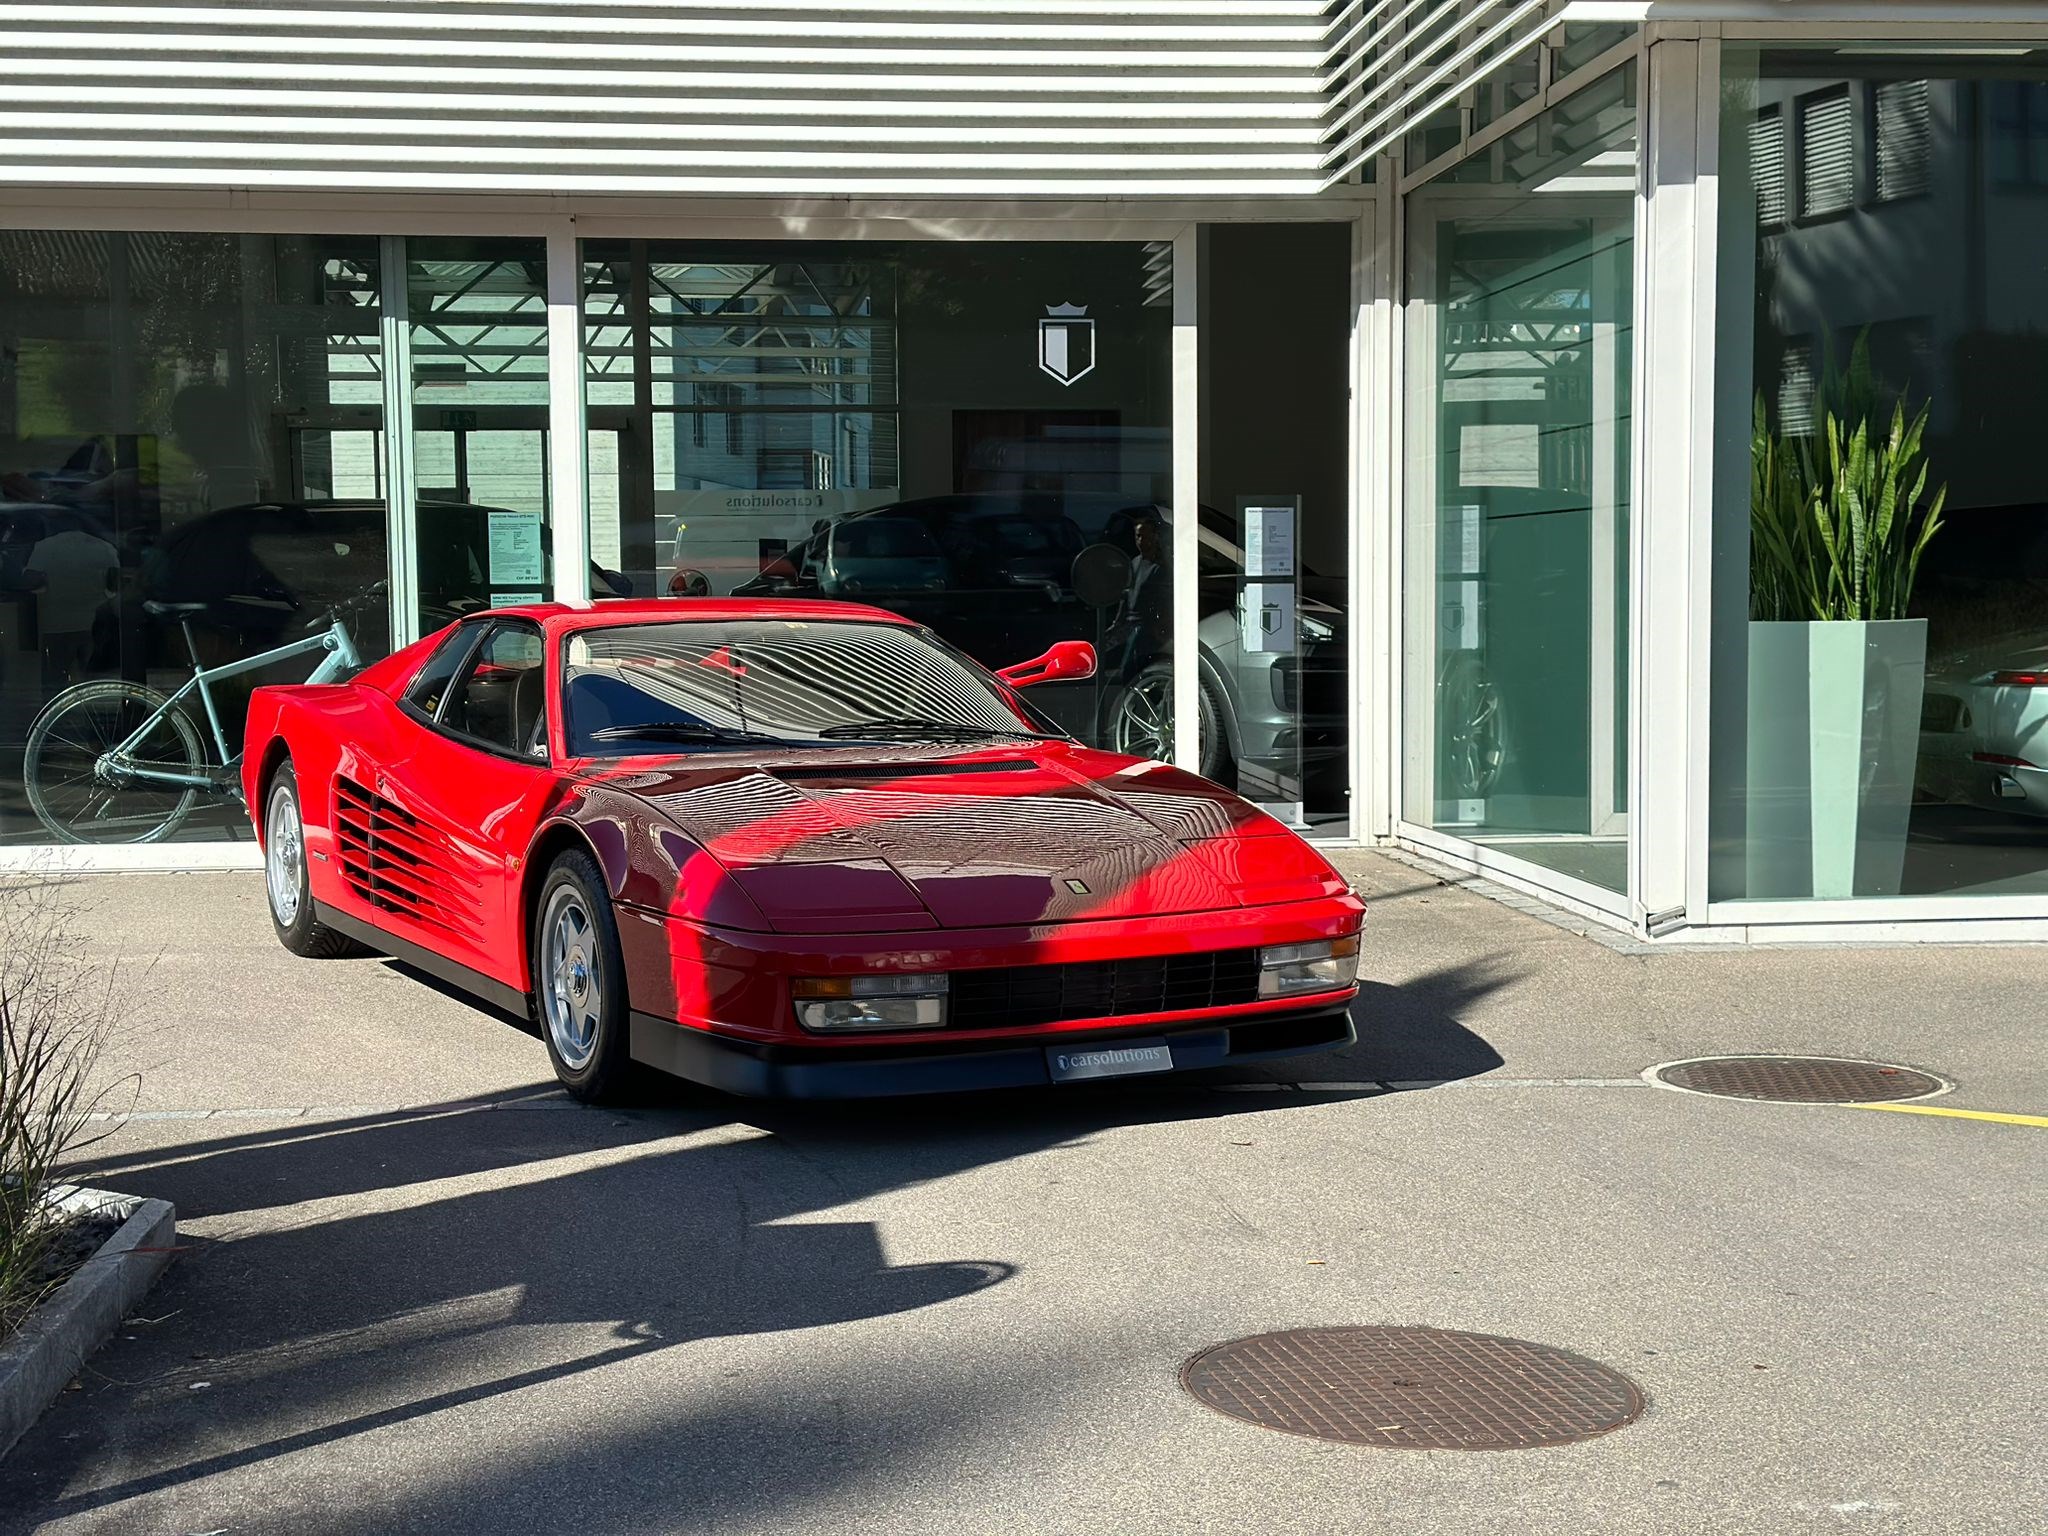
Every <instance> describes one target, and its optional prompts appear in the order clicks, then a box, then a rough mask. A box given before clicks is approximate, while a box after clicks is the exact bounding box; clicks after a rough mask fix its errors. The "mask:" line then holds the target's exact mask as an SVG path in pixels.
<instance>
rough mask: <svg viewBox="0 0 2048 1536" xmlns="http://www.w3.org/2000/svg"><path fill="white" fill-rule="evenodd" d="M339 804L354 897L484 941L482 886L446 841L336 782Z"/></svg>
mask: <svg viewBox="0 0 2048 1536" xmlns="http://www.w3.org/2000/svg"><path fill="white" fill-rule="evenodd" d="M334 798H335V818H334V837H335V843H336V848H337V853H338V856H339V858H340V861H341V878H342V880H343V881H344V882H345V883H346V884H347V886H348V888H349V890H350V891H352V892H353V893H354V894H355V895H357V896H359V897H361V898H362V899H363V900H364V901H366V902H368V903H369V904H370V905H371V906H373V907H377V908H379V909H381V910H383V911H385V912H396V913H398V914H399V915H400V916H402V917H409V918H411V919H413V920H414V921H415V922H419V923H425V924H426V925H427V926H429V927H433V928H440V929H443V930H445V931H446V932H449V933H452V934H456V935H458V936H460V937H462V938H465V939H474V938H476V937H478V928H477V912H478V907H479V901H478V895H479V893H478V890H477V885H476V881H475V880H473V879H471V878H469V877H468V876H466V875H463V874H461V873H459V872H458V871H457V868H456V864H455V861H454V860H453V859H452V858H451V857H449V848H448V845H447V840H446V838H445V837H443V836H442V835H441V834H440V833H438V832H437V831H436V830H435V829H434V828H433V827H431V826H429V825H427V824H426V823H424V822H422V821H421V820H420V819H419V818H418V817H417V816H414V815H412V814H411V813H410V812H408V811H404V810H401V809H400V808H399V807H398V806H396V805H393V804H392V803H391V802H390V801H389V800H386V799H385V798H384V797H383V796H382V795H379V794H376V793H374V792H372V791H371V790H368V789H365V788H364V787H363V786H362V785H360V784H358V783H356V782H354V781H353V780H351V779H343V778H337V779H336V780H335V781H334Z"/></svg>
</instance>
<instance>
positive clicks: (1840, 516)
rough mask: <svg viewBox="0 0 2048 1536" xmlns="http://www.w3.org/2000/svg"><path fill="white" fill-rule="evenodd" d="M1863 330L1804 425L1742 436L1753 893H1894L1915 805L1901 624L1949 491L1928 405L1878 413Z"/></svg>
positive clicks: (1825, 382)
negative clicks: (1930, 452) (1932, 460)
mask: <svg viewBox="0 0 2048 1536" xmlns="http://www.w3.org/2000/svg"><path fill="white" fill-rule="evenodd" d="M1880 395H1881V392H1880V390H1879V388H1878V386H1877V383H1876V380H1875V379H1874V377H1873V375H1872V373H1871V369H1870V359H1869V352H1868V346H1867V337H1865V336H1859V337H1858V338H1857V341H1856V344H1855V347H1854V348H1853V349H1852V351H1851V354H1850V359H1849V366H1848V369H1847V371H1846V372H1845V373H1841V372H1837V371H1836V370H1835V369H1834V368H1833V367H1829V368H1827V369H1826V370H1824V372H1823V375H1822V379H1821V383H1820V385H1819V386H1818V388H1817V389H1816V390H1815V393H1814V408H1813V417H1812V419H1813V421H1814V422H1815V424H1816V427H1817V430H1816V431H1815V432H1814V433H1813V434H1812V435H1811V436H1807V435H1795V434H1791V433H1787V432H1785V431H1784V430H1783V428H1782V427H1780V428H1778V429H1777V430H1773V428H1772V426H1771V424H1770V421H1769V418H1768V414H1767V412H1766V410H1765V405H1764V398H1763V395H1762V393H1761V392H1759V393H1758V395H1757V397H1756V406H1755V411H1754V414H1753V418H1752V421H1753V425H1752V432H1751V438H1750V509H1749V512H1750V556H1749V559H1750V625H1749V737H1748V779H1747V782H1748V786H1749V800H1748V826H1747V832H1746V837H1745V853H1746V862H1747V866H1748V894H1749V895H1750V896H1751V897H1771V896H1814V897H1822V898H1828V897H1847V896H1874V895H1895V894H1897V892H1898V889H1899V878H1900V874H1901V872H1902V870H1903V867H1904V863H1905V851H1906V824H1907V820H1908V817H1909V815H1910V814H1911V810H1912V800H1913V779H1914V765H1915V760H1916V758H1917V757H1918V749H1919V729H1920V703H1921V696H1922V694H1923V692H1924V690H1925V686H1926V672H1927V621H1926V620H1925V619H1914V618H1908V617H1907V616H1906V611H1907V607H1908V605H1909V603H1910V602H1911V600H1912V595H1913V584H1914V581H1915V580H1916V579H1917V577H1918V575H1919V571H1920V560H1921V557H1922V555H1924V554H1925V553H1926V550H1927V546H1928V544H1929V543H1930V542H1931V541H1932V540H1933V538H1934V536H1935V534H1936V533H1938V532H1939V531H1940V529H1941V525H1942V524H1941V514H1942V507H1943V505H1944V503H1945V502H1946V500H1947V496H1948V488H1947V486H1945V485H1944V486H1942V487H1940V488H1939V489H1937V490H1935V491H1934V492H1933V493H1932V494H1931V495H1930V494H1929V493H1928V489H1927V482H1928V479H1929V468H1928V463H1927V457H1926V452H1925V449H1924V446H1923V443H1924V439H1925V436H1926V432H1927V422H1928V416H1929V412H1930V410H1931V407H1930V406H1928V405H1926V404H1923V405H1922V406H1921V407H1920V409H1919V411H1918V412H1917V414H1914V415H1912V416H1910V417H1909V416H1908V415H1907V409H1906V401H1905V399H1904V398H1903V396H1901V397H1900V398H1897V399H1895V400H1894V401H1893V402H1892V404H1891V409H1890V413H1889V416H1887V415H1886V412H1885V410H1884V406H1883V402H1882V400H1881V398H1880Z"/></svg>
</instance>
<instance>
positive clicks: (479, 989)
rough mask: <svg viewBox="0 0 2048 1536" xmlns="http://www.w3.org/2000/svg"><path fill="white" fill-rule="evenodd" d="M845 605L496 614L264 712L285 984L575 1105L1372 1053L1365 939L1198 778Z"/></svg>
mask: <svg viewBox="0 0 2048 1536" xmlns="http://www.w3.org/2000/svg"><path fill="white" fill-rule="evenodd" d="M1094 668H1095V654H1094V651H1093V650H1092V649H1091V648H1090V647H1089V646H1087V645H1086V644H1084V643H1082V642H1079V641H1072V642H1066V643H1063V644H1061V645H1058V646H1055V647H1054V648H1053V649H1052V650H1051V651H1049V652H1048V653H1047V654H1046V655H1044V656H1042V657H1040V658H1038V659H1037V660H1036V661H1035V662H1030V663H1026V664H1024V665H1021V666H1017V667H1011V668H1008V669H1006V670H1005V671H1004V672H1003V673H1001V674H1000V675H991V674H990V673H988V672H985V671H983V670H982V669H981V668H979V667H977V666H976V665H975V664H974V663H972V662H971V661H968V660H967V659H966V658H964V657H962V656H961V655H960V654H958V653H957V652H955V651H953V650H951V649H950V648H948V647H947V646H946V645H945V644H944V643H943V642H941V641H939V640H937V639H936V638H934V637H933V636H932V635H931V634H930V633H928V632H927V631H925V630H923V629H920V628H918V627H917V626H916V625H914V624H911V623H908V622H906V621H905V620H903V619H900V618H897V617H896V616H894V615H892V614H888V613H884V612H882V611H881V610H879V609H875V608H866V607H862V606H859V605H857V604H852V603H833V602H778V601H772V600H751V601H750V600H742V599H723V600H720V599H704V600H699V601H696V602H692V603H689V604H687V605H681V604H677V603H673V602H658V601H657V602H615V603H604V604H601V605H599V606H597V607H594V608H567V607H560V606H555V605H535V606H531V607H523V608H512V609H505V610H502V611H499V612H494V613H486V614H479V615H476V616H474V617H470V618H467V619H464V620H463V621H462V622H461V623H459V624H455V625H452V626H450V627H449V628H447V629H445V630H442V631H441V632H440V633H439V634H436V635H432V636H430V637H428V638H427V639H425V640H422V641H421V642H419V643H418V644H417V645H413V646H409V647H407V648H406V649H405V650H402V651H400V652H398V653H397V654H396V655H394V656H391V657H389V658H387V659H386V660H384V661H381V662H378V663H376V664H375V665H373V666H371V667H370V668H368V669H367V670H366V671H364V672H362V673H361V674H359V675H358V676H357V677H356V678H355V679H354V680H353V681H350V682H346V683H331V684H324V685H320V686H303V687H279V688H263V689H259V690H258V691H257V692H256V694H255V696H254V699H253V702H252V705H251V708H250V710H249V724H248V741H247V746H248V750H247V754H246V756H245V757H244V759H243V769H242V772H243V775H244V788H245V790H246V791H247V794H248V802H249V805H250V807H251V808H252V812H253V815H254V818H255V822H256V827H257V833H258V835H259V837H260V838H261V839H262V842H263V847H264V859H265V868H266V871H267V875H268V880H267V884H268V890H269V898H270V911H271V917H272V920H273V921H274V922H275V924H276V926H277V932H278V937H279V938H280V939H282V940H283V941H284V944H285V946H286V948H288V949H290V950H292V951H293V952H294V953H295V954H301V955H316V956H324V955H334V954H339V953H343V952H346V951H348V950H351V949H354V948H356V947H357V946H365V947H368V948H370V949H373V950H377V951H381V952H383V953H386V954H390V955H394V956H397V957H399V958H401V959H403V960H406V961H408V962H410V963H412V964H414V965H417V966H419V967H420V968H422V969H423V970H426V971H428V972H430V973H432V974H434V975H436V976H439V977H441V978H443V979H444V980H447V981H449V982H452V983H454V984H456V985H457V986H460V987H462V988H464V989H466V990H468V991H470V992H472V993H474V994H475V995H477V996H480V997H483V998H486V999H488V1000H490V1001H492V1002H494V1003H497V1004H499V1005H501V1006H503V1007H506V1008H510V1009H513V1010H516V1011H518V1012H520V1013H522V1014H526V1015H529V1016H531V1017H534V1018H536V1019H537V1020H538V1021H539V1023H540V1024H541V1026H542V1029H541V1033H542V1035H543V1037H544V1038H545V1040H546V1042H547V1049H548V1055H549V1056H550V1057H551V1058H552V1060H553V1062H554V1066H555V1072H556V1074H557V1075H558V1076H559V1077H560V1078H561V1080H562V1082H563V1084H564V1086H566V1087H567V1088H568V1090H569V1091H570V1092H571V1093H573V1094H575V1095H576V1096H577V1097H579V1098H584V1099H599V1098H603V1097H604V1096H605V1095H607V1094H608V1093H611V1092H613V1091H615V1090H616V1089H618V1088H619V1087H620V1085H621V1083H622V1082H623V1080H624V1079H625V1078H626V1077H627V1075H628V1074H629V1072H630V1071H631V1069H632V1067H633V1064H634V1063H644V1064H647V1065H651V1066H654V1067H658V1068H661V1069H663V1070H665V1071H668V1072H672V1073H676V1074H679V1075H680V1076H683V1077H686V1078H691V1079H694V1080H696V1081H698V1082H701V1083H707V1084H710V1085H713V1086H715V1087H718V1088H722V1089H727V1090H731V1091H733V1092H737V1093H748V1094H782V1095H794V1096H804V1097H844V1096H855V1095H865V1094H895V1093H919V1092H937V1091H945V1090H951V1089H961V1088H993V1087H1009V1086H1015V1085H1021V1084H1042V1083H1045V1082H1048V1081H1054V1082H1059V1081H1066V1080H1070V1079H1080V1078H1096V1077H1108V1076H1122V1075H1126V1074H1136V1073H1147V1072H1166V1071H1175V1070H1183V1069H1186V1068H1190V1067H1208V1066H1216V1065H1219V1064H1221V1063H1224V1062H1234V1061H1245V1060H1255V1059H1258V1058H1262V1057H1273V1056H1287V1055H1294V1054H1297V1053H1302V1052H1308V1051H1321V1050H1327V1049H1329V1048H1331V1047H1333V1046H1339V1045H1343V1044H1345V1043H1347V1042H1349V1041H1350V1040H1351V1039H1352V1038H1353V1033H1352V1026H1351V1020H1350V1013H1349V1007H1348V1005H1349V1004H1350V1002H1351V1000H1352V998H1353V996H1354V995H1355V994H1356V991H1357V984H1356V977H1357V971H1358V952H1359V925H1360V923H1361V921H1362V920H1363V917H1364V910H1365V909H1364V906H1363V904H1362V903H1361V902H1360V901H1359V900H1358V898H1357V897H1356V896H1355V895H1353V894H1352V893H1351V891H1350V890H1349V888H1348V887H1347V886H1346V885H1345V883H1344V881H1343V880H1342V879H1341V878H1340V877H1339V876H1338V875H1337V873H1336V872H1335V871H1334V870H1333V869H1331V868H1330V866H1329V865H1328V864H1327V863H1325V862H1324V861H1323V859H1322V858H1320V857H1319V856H1318V855H1317V854H1316V853H1315V852H1314V851H1313V850H1312V849H1310V848H1309V846H1308V845H1307V844H1306V843H1304V842H1303V841H1302V840H1301V839H1300V838H1298V837H1296V836H1295V835H1294V834H1293V833H1292V832H1290V831H1288V830H1287V829H1286V828H1285V827H1283V826H1281V825H1280V823H1278V822H1277V821H1274V820H1273V819H1272V818H1271V817H1269V816H1267V815H1265V814H1264V813H1263V812H1261V811H1259V810H1257V809H1255V808H1254V807H1253V806H1251V805H1249V804H1247V803H1246V802H1245V801H1243V800H1240V799H1239V798H1237V797H1236V796H1235V795H1232V794H1230V793H1228V792H1227V791H1225V790H1222V789H1219V788H1218V787H1217V786H1215V785H1214V784H1210V783H1208V782H1207V781H1205V780H1203V779H1199V778H1196V777H1195V776H1194V775H1192V774H1188V773H1184V772H1181V771H1180V770H1178V769H1175V768H1169V767H1166V766H1164V765H1162V764H1160V763H1154V762H1142V761H1138V760H1136V759H1133V758H1128V757H1122V756H1118V755H1115V754H1113V753H1108V752H1098V751H1095V750H1093V749H1091V748H1088V747H1085V746H1082V745H1081V744H1080V743H1078V742H1076V741H1074V740H1072V739H1071V738H1069V737H1068V736H1066V735H1065V734H1064V733H1063V732H1061V731H1060V730H1059V729H1058V728H1057V727H1055V726H1054V725H1052V724H1051V723H1050V721H1049V720H1048V719H1047V718H1046V717H1045V716H1044V715H1043V714H1042V713H1041V712H1040V711H1038V710H1036V709H1034V708H1033V707H1032V706H1031V705H1030V704H1029V703H1028V702H1027V701H1026V700H1025V699H1024V698H1023V697H1022V696H1021V695H1020V692H1019V690H1021V689H1025V688H1028V687H1030V686H1031V685H1033V684H1034V683H1039V682H1046V681H1052V680H1062V679H1064V680H1071V679H1081V678H1086V677H1088V676H1090V675H1091V674H1092V673H1093V671H1094Z"/></svg>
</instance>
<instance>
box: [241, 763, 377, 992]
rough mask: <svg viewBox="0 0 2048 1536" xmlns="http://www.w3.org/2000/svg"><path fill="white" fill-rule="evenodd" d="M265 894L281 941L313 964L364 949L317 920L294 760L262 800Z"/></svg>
mask: <svg viewBox="0 0 2048 1536" xmlns="http://www.w3.org/2000/svg"><path fill="white" fill-rule="evenodd" d="M263 889H264V894H265V896H267V897H268V899H269V903H270V926H271V927H273V928H275V929H276V930H277V942H278V943H280V944H282V945H283V946H284V947H285V948H286V949H288V950H290V951H291V952H292V953H293V954H295V955H300V956H303V957H304V958H306V959H308V960H338V959H340V958H341V957H342V956H343V955H354V954H361V953H362V952H363V950H362V946H361V945H359V944H357V943H356V942H355V940H353V939H351V938H349V937H347V936H346V935H344V934H339V933H336V932H335V931H334V930H333V929H332V928H329V927H327V926H326V925H325V924H324V923H322V922H320V921H319V920H318V919H317V918H315V916H314V913H315V911H316V910H317V909H316V908H315V907H314V905H313V884H312V877H311V873H310V871H309V868H308V865H307V862H306V819H305V817H304V815H302V814H301V812H300V809H299V776H298V774H296V773H295V772H293V770H292V765H291V762H290V760H289V759H287V760H286V761H285V762H283V763H281V764H279V765H278V769H277V772H276V773H274V774H272V775H271V778H270V788H269V789H268V790H267V791H266V792H265V793H264V797H263Z"/></svg>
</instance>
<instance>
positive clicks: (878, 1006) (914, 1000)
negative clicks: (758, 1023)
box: [789, 976, 946, 1034]
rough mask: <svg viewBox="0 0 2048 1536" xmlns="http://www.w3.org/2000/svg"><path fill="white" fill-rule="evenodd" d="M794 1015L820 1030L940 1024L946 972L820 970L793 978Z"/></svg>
mask: <svg viewBox="0 0 2048 1536" xmlns="http://www.w3.org/2000/svg"><path fill="white" fill-rule="evenodd" d="M789 991H790V995H791V996H792V997H794V998H795V999H796V1021H797V1023H799V1024H801V1025H803V1027H804V1028H805V1029H809V1030H814V1031H817V1032H818V1033H820V1034H830V1033H832V1032H834V1031H836V1030H859V1029H942V1028H944V1027H945V1023H946V978H945V977H944V976H818V977H810V978H806V979H803V980H799V981H793V982H791V983H790V987H789Z"/></svg>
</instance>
